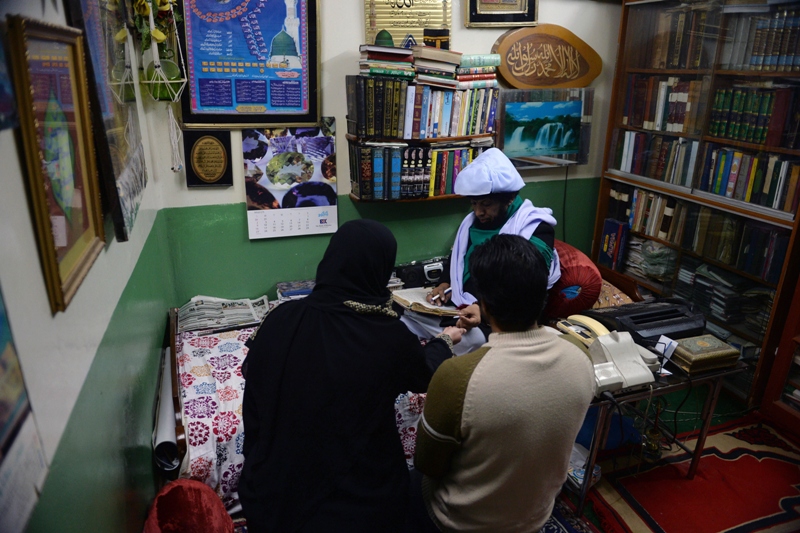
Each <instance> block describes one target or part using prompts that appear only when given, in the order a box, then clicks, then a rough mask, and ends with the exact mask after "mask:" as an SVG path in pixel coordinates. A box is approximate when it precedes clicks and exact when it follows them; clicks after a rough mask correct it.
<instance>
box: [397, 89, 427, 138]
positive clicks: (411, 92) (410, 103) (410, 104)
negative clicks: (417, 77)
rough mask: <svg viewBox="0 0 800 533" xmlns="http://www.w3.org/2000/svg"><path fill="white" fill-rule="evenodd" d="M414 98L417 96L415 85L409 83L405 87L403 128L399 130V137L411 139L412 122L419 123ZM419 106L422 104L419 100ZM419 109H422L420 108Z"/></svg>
mask: <svg viewBox="0 0 800 533" xmlns="http://www.w3.org/2000/svg"><path fill="white" fill-rule="evenodd" d="M416 98H417V86H416V85H409V86H408V87H407V88H406V103H405V108H404V115H405V116H404V118H403V130H402V131H401V132H400V137H402V138H403V139H411V138H412V137H413V132H414V124H415V122H416V124H419V118H418V117H417V115H416V112H417V106H416ZM420 106H422V102H420ZM420 111H422V110H421V109H420Z"/></svg>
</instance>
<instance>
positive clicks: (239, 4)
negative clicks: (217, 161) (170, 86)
mask: <svg viewBox="0 0 800 533" xmlns="http://www.w3.org/2000/svg"><path fill="white" fill-rule="evenodd" d="M318 2H319V0H230V1H225V2H222V1H218V0H183V18H184V22H183V25H182V28H181V29H182V30H183V32H182V33H183V41H184V43H185V54H186V65H187V74H188V78H189V83H188V87H187V89H186V91H184V93H183V97H182V98H181V111H182V119H183V126H184V128H199V129H202V128H209V127H212V126H214V127H217V128H226V129H236V128H243V127H248V126H251V127H252V126H268V125H273V124H281V125H294V126H307V125H314V124H317V123H318V122H319V120H320V90H319V79H320V77H319V29H318V28H319V21H318V18H319V6H318Z"/></svg>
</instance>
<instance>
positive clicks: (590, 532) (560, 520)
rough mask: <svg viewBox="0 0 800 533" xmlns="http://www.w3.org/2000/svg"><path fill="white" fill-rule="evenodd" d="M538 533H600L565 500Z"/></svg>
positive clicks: (238, 522)
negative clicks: (576, 513)
mask: <svg viewBox="0 0 800 533" xmlns="http://www.w3.org/2000/svg"><path fill="white" fill-rule="evenodd" d="M233 526H234V527H233V531H234V533H247V521H246V520H245V519H244V518H237V519H235V520H234V521H233ZM540 533H601V532H600V530H598V529H597V528H595V527H594V526H593V525H591V524H590V523H588V522H587V521H586V520H584V519H582V518H578V517H577V516H575V506H574V505H573V504H572V502H571V501H569V500H568V499H567V498H565V497H563V496H561V497H559V498H558V499H556V505H555V507H554V508H553V514H552V516H550V518H549V519H548V520H547V523H546V524H545V525H544V527H543V528H542V530H541V532H540Z"/></svg>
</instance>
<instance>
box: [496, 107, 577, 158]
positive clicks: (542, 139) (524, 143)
mask: <svg viewBox="0 0 800 533" xmlns="http://www.w3.org/2000/svg"><path fill="white" fill-rule="evenodd" d="M581 107H582V102H581V101H580V100H572V101H561V102H507V103H506V105H505V114H504V117H503V134H504V138H503V152H505V154H506V155H507V156H508V157H536V156H559V155H563V154H577V153H578V151H579V150H580V137H581Z"/></svg>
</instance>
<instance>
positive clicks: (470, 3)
mask: <svg viewBox="0 0 800 533" xmlns="http://www.w3.org/2000/svg"><path fill="white" fill-rule="evenodd" d="M538 6H539V0H464V10H465V12H464V26H466V27H467V28H487V27H517V26H536V24H538V23H537V22H536V12H537V11H538Z"/></svg>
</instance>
